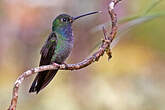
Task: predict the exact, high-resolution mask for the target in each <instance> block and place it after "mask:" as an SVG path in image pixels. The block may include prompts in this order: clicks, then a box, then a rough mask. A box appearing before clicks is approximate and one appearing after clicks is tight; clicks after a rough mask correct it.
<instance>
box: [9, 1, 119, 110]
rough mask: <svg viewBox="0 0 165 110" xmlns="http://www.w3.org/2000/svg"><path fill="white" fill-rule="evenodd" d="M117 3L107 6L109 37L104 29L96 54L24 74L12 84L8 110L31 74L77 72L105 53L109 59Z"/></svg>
mask: <svg viewBox="0 0 165 110" xmlns="http://www.w3.org/2000/svg"><path fill="white" fill-rule="evenodd" d="M119 1H121V0H112V1H111V2H110V4H109V9H108V12H109V14H110V17H111V21H112V27H111V32H110V34H109V36H107V31H106V30H105V29H103V33H104V40H103V42H102V44H101V46H100V48H99V49H98V51H97V52H95V53H94V54H93V55H92V56H90V57H89V58H86V59H85V60H83V61H81V62H79V63H77V64H61V65H59V64H56V63H54V64H52V65H46V66H40V67H36V68H32V69H30V70H28V71H26V72H24V73H23V74H22V75H21V76H19V77H18V79H17V80H16V82H15V84H14V88H13V94H12V99H11V105H10V106H9V108H8V110H16V105H17V101H18V89H19V87H20V85H21V84H22V82H23V81H24V80H25V79H26V78H27V77H29V76H31V75H32V74H35V73H38V72H41V71H45V70H53V69H57V68H58V69H60V70H78V69H81V68H84V67H86V66H88V65H90V64H91V63H94V62H95V61H98V60H99V58H100V57H101V56H103V55H104V53H105V52H106V53H107V55H108V56H109V59H110V58H111V51H110V48H109V47H110V44H111V43H112V40H113V39H114V37H115V35H116V33H117V17H116V13H115V12H114V7H115V5H116V4H117V3H118V2H119Z"/></svg>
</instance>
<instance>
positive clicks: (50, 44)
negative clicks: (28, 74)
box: [40, 32, 57, 66]
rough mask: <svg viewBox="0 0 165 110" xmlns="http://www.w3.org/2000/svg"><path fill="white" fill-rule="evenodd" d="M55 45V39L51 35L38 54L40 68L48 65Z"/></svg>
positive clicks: (54, 35)
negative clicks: (39, 56)
mask: <svg viewBox="0 0 165 110" xmlns="http://www.w3.org/2000/svg"><path fill="white" fill-rule="evenodd" d="M56 44H57V37H56V34H55V33H53V32H52V33H51V34H50V35H49V37H48V39H47V40H46V42H45V44H44V46H43V47H42V49H41V51H40V54H41V60H40V66H41V65H47V64H50V61H51V58H52V56H53V55H54V51H55V48H56Z"/></svg>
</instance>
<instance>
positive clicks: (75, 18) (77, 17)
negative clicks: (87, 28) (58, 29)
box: [73, 11, 102, 21]
mask: <svg viewBox="0 0 165 110" xmlns="http://www.w3.org/2000/svg"><path fill="white" fill-rule="evenodd" d="M96 13H102V11H94V12H90V13H87V14H83V15H80V16H76V17H73V21H75V20H77V19H79V18H81V17H84V16H88V15H92V14H96Z"/></svg>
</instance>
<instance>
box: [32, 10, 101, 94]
mask: <svg viewBox="0 0 165 110" xmlns="http://www.w3.org/2000/svg"><path fill="white" fill-rule="evenodd" d="M99 12H100V11H94V12H90V13H87V14H82V15H80V16H77V17H72V16H70V15H68V14H60V15H59V16H57V17H56V18H55V19H54V21H53V23H52V31H51V33H50V34H49V36H48V38H47V40H46V41H45V43H44V45H43V47H42V48H41V51H40V54H41V58H40V63H39V66H42V65H49V64H53V63H58V64H63V63H64V61H65V60H66V59H67V57H68V56H69V54H70V53H71V51H72V48H73V44H74V37H73V31H72V24H73V22H74V21H76V20H77V19H79V18H81V17H85V16H88V15H92V14H96V13H99ZM57 71H58V69H55V70H46V71H43V72H39V73H37V75H36V77H35V79H34V81H33V83H32V85H31V88H30V89H29V93H31V92H36V93H39V91H40V90H41V89H43V88H45V87H46V86H47V85H48V84H49V83H50V81H51V80H52V79H53V77H54V76H55V75H56V73H57Z"/></svg>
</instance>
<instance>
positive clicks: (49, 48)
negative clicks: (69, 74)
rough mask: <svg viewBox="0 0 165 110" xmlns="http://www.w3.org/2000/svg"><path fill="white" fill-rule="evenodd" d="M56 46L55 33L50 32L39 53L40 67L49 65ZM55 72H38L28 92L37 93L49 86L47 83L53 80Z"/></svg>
mask: <svg viewBox="0 0 165 110" xmlns="http://www.w3.org/2000/svg"><path fill="white" fill-rule="evenodd" d="M56 44H57V36H56V34H55V33H53V32H52V33H51V34H50V35H49V37H48V39H47V40H46V42H45V44H44V46H43V47H42V49H41V51H40V53H41V60H40V66H41V65H48V64H50V63H51V59H52V56H53V55H54V52H55V47H56ZM57 71H58V70H50V71H43V72H39V73H38V74H37V76H36V77H35V79H34V81H33V83H32V85H31V88H30V90H29V92H37V93H38V92H39V91H40V90H41V89H42V88H44V87H45V86H47V85H48V84H49V82H50V81H51V80H52V79H53V77H54V76H55V74H56V72H57Z"/></svg>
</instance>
